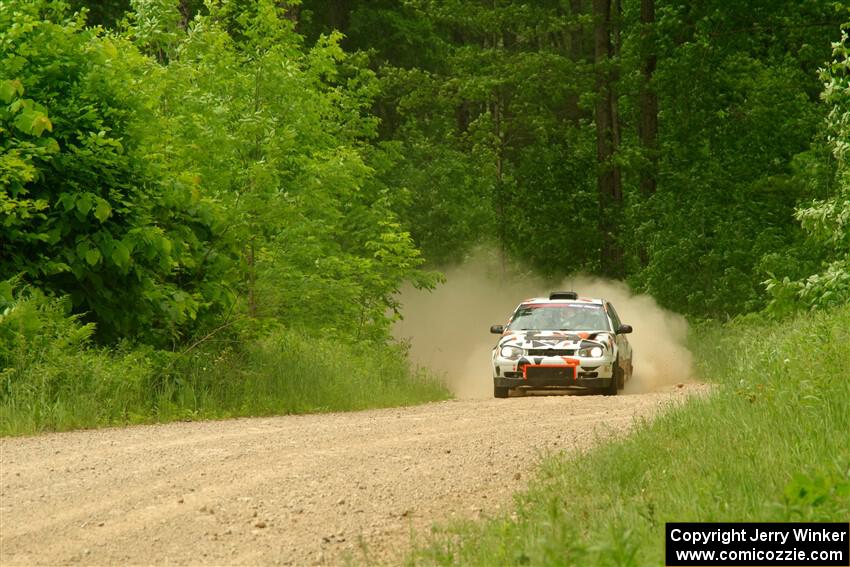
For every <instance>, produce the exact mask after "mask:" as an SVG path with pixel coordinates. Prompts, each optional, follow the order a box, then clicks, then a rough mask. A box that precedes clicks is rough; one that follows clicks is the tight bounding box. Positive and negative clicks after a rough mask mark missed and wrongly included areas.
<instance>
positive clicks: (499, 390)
mask: <svg viewBox="0 0 850 567" xmlns="http://www.w3.org/2000/svg"><path fill="white" fill-rule="evenodd" d="M493 397H494V398H507V397H508V388H504V387H501V386H493Z"/></svg>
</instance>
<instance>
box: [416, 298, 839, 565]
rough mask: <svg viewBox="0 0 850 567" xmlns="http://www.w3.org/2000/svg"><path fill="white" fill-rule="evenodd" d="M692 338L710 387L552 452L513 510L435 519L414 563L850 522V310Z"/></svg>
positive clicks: (656, 556) (500, 559)
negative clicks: (618, 435)
mask: <svg viewBox="0 0 850 567" xmlns="http://www.w3.org/2000/svg"><path fill="white" fill-rule="evenodd" d="M693 346H694V352H695V355H696V358H697V360H698V365H699V371H700V373H701V375H702V376H703V377H704V378H705V379H706V380H708V381H711V382H714V383H716V385H717V387H716V389H715V391H714V393H713V394H712V395H711V396H708V397H704V398H694V399H692V400H690V401H689V402H688V403H686V404H683V405H681V406H679V407H674V408H671V409H670V410H669V411H668V412H666V413H665V414H663V415H662V416H660V417H659V418H658V419H656V420H654V421H652V422H651V423H646V422H644V423H641V424H640V425H639V426H638V428H637V430H636V432H635V433H634V434H633V435H631V436H630V437H628V438H626V439H624V440H622V441H619V442H616V443H612V444H606V445H600V446H597V448H595V449H591V450H589V451H588V452H586V453H584V454H581V455H577V456H565V455H561V456H556V457H552V458H549V459H547V460H545V461H544V463H543V464H542V466H541V468H540V470H539V472H538V474H537V476H536V478H535V479H534V480H533V481H532V482H531V483H530V486H529V487H528V489H527V491H526V492H524V493H521V494H519V495H517V497H516V507H515V510H514V512H513V514H512V515H511V516H505V517H497V518H492V519H489V520H485V521H482V522H469V523H461V524H456V525H452V526H449V527H445V528H435V531H434V533H433V534H432V535H431V538H430V541H429V542H428V543H427V544H425V545H423V546H421V547H419V548H418V549H416V550H415V551H414V553H413V554H412V555H411V556H410V558H409V563H410V564H415V565H420V564H439V565H457V564H460V565H651V564H654V565H663V564H664V557H663V554H664V524H665V522H673V521H677V522H686V521H700V522H716V521H846V520H847V519H848V518H850V306H848V307H844V308H842V309H838V310H836V311H833V312H830V313H815V314H805V315H801V316H799V317H798V318H796V319H793V320H789V321H785V322H782V323H768V322H766V321H763V320H761V319H758V318H753V319H750V320H749V321H747V322H738V323H736V324H729V325H726V326H723V327H703V328H701V329H699V330H698V331H697V332H696V333H695V335H694V337H693Z"/></svg>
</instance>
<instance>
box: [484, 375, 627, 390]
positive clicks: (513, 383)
mask: <svg viewBox="0 0 850 567" xmlns="http://www.w3.org/2000/svg"><path fill="white" fill-rule="evenodd" d="M611 380H613V378H612V377H610V376H609V377H607V378H599V377H595V378H585V377H578V378H576V379H575V380H573V379H571V378H559V377H551V378H550V377H535V378H522V377H519V378H508V377H505V376H494V377H493V385H494V386H496V387H497V388H509V389H515V388H520V389H526V390H549V389H564V390H595V389H602V388H608V387H609V386H610V385H611Z"/></svg>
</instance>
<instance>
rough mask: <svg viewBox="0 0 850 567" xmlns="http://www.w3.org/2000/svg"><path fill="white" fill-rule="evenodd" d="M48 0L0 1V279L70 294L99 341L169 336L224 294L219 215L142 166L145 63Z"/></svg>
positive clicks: (148, 128) (147, 115) (223, 301)
mask: <svg viewBox="0 0 850 567" xmlns="http://www.w3.org/2000/svg"><path fill="white" fill-rule="evenodd" d="M48 6H49V7H50V9H51V10H61V5H60V4H58V3H47V2H4V3H3V5H2V6H0V30H3V31H0V61H2V65H0V68H2V77H0V103H2V105H3V106H2V107H0V133H2V134H3V136H2V140H0V151H1V152H2V154H0V156H2V157H0V181H2V186H0V211H2V213H0V214H2V222H0V231H2V232H0V235H2V238H0V274H4V275H5V276H9V275H13V274H22V275H23V277H24V279H25V280H26V281H27V282H29V283H31V284H33V285H36V286H39V287H41V288H43V289H44V290H49V291H51V292H53V293H55V294H57V295H68V296H70V298H71V300H72V302H73V306H74V310H75V311H76V312H78V313H82V312H88V313H90V316H91V317H92V318H93V319H95V320H96V321H97V322H98V331H99V334H100V335H101V337H102V338H103V339H107V340H114V339H116V338H118V337H130V336H133V337H139V338H142V339H144V340H147V341H152V342H165V341H171V340H172V339H173V338H175V337H178V336H180V335H181V333H183V332H185V329H186V328H187V327H188V326H190V325H194V324H195V322H196V320H197V319H198V318H199V317H202V316H203V315H204V314H206V313H212V312H215V311H216V310H218V309H220V308H221V307H222V306H224V305H227V304H229V303H230V302H232V293H231V292H230V290H229V287H228V280H227V275H226V273H227V270H228V263H227V261H226V257H227V254H228V250H227V246H228V245H227V242H226V240H225V241H221V240H220V239H219V238H218V232H219V230H220V229H221V228H222V222H221V220H222V219H221V214H220V209H219V208H218V206H217V205H216V203H215V202H213V201H212V200H211V199H209V198H207V197H204V196H202V195H200V194H199V192H198V191H197V189H196V188H194V187H193V186H192V184H191V182H190V181H188V180H186V179H184V178H180V177H170V176H165V175H158V174H157V172H156V171H154V170H152V169H151V168H150V166H149V164H148V158H147V155H146V154H147V147H146V145H145V140H146V139H147V136H148V135H152V134H153V132H155V131H156V129H157V127H156V117H155V116H154V115H152V113H151V107H152V103H153V101H152V100H151V99H150V98H148V97H146V96H145V94H144V89H142V88H141V83H142V74H143V70H144V69H145V68H146V67H147V66H148V64H149V62H148V61H147V60H146V59H144V58H143V57H141V56H140V55H139V54H138V52H137V51H136V50H135V48H134V47H133V46H132V45H130V44H128V43H127V42H125V41H123V40H121V39H119V38H115V37H103V36H100V35H99V34H98V32H97V31H96V30H92V29H82V23H81V20H80V19H65V17H64V16H62V12H61V11H59V12H56V13H55V14H54V15H53V16H52V17H53V18H54V19H45V17H46V15H47V14H48V12H43V10H44V11H46V10H48V8H47V7H48ZM13 24H14V25H13ZM213 240H216V242H215V244H213ZM128 305H132V306H133V307H132V309H128V308H127V306H128Z"/></svg>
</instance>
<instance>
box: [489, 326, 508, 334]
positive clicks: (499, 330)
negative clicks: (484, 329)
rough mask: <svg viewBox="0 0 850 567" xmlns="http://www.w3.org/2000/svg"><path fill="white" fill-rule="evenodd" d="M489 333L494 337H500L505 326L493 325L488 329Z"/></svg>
mask: <svg viewBox="0 0 850 567" xmlns="http://www.w3.org/2000/svg"><path fill="white" fill-rule="evenodd" d="M490 332H491V333H493V334H494V335H501V334H502V333H504V332H505V326H504V325H493V326H492V327H490Z"/></svg>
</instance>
